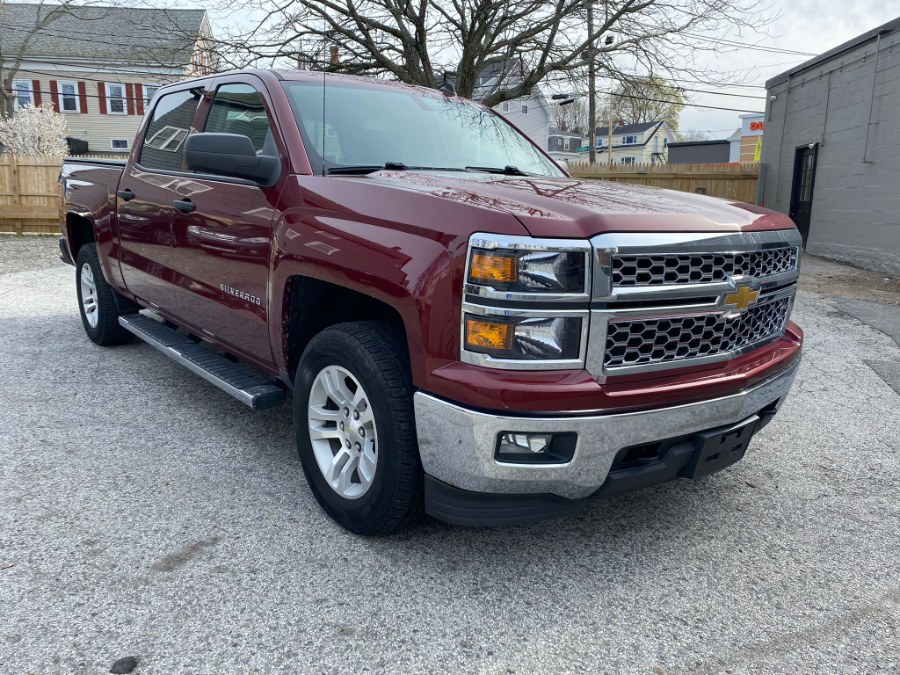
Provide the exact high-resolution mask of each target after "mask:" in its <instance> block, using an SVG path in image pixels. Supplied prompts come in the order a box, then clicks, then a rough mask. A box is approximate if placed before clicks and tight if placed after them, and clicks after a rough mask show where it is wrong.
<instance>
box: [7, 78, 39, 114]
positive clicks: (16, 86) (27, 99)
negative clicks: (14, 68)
mask: <svg viewBox="0 0 900 675" xmlns="http://www.w3.org/2000/svg"><path fill="white" fill-rule="evenodd" d="M12 90H13V95H14V96H15V97H16V101H15V105H16V110H18V109H19V108H24V107H25V106H26V105H34V92H33V91H32V90H31V80H13V86H12Z"/></svg>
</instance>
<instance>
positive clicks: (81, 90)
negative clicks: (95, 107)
mask: <svg viewBox="0 0 900 675" xmlns="http://www.w3.org/2000/svg"><path fill="white" fill-rule="evenodd" d="M78 99H79V104H78V107H79V108H81V114H82V115H86V114H87V111H88V107H87V88H86V87H85V86H84V82H79V83H78Z"/></svg>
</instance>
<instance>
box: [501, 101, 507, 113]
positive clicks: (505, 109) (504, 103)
mask: <svg viewBox="0 0 900 675" xmlns="http://www.w3.org/2000/svg"><path fill="white" fill-rule="evenodd" d="M500 110H501V111H502V112H509V101H504V102H503V106H502V107H501V108H500Z"/></svg>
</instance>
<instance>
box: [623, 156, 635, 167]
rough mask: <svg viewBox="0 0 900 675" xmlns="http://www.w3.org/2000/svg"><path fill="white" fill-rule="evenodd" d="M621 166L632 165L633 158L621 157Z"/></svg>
mask: <svg viewBox="0 0 900 675" xmlns="http://www.w3.org/2000/svg"><path fill="white" fill-rule="evenodd" d="M622 164H627V165H629V166H631V165H633V164H634V157H623V158H622Z"/></svg>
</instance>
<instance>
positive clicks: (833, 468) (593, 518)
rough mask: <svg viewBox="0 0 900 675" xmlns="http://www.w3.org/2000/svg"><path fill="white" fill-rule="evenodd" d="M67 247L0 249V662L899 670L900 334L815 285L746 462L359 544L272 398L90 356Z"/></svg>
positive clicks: (376, 668) (40, 242)
mask: <svg viewBox="0 0 900 675" xmlns="http://www.w3.org/2000/svg"><path fill="white" fill-rule="evenodd" d="M55 246H56V243H55V240H53V239H50V238H45V239H37V238H27V239H26V238H16V239H13V238H3V237H0V672H2V673H16V674H19V673H41V674H43V673H105V672H108V671H109V668H110V666H111V664H112V663H113V662H114V661H116V660H118V659H120V658H123V657H126V656H134V657H136V658H137V661H138V666H137V669H136V670H135V672H136V673H142V674H143V673H247V672H264V673H295V672H297V673H319V672H322V673H332V672H352V673H359V672H392V673H410V672H419V673H424V672H484V673H537V672H579V671H587V672H592V673H649V674H652V675H663V674H668V673H760V672H767V673H769V672H771V673H900V555H898V553H900V396H898V394H897V393H895V392H894V391H893V390H892V389H891V386H890V385H889V383H888V382H887V381H886V380H885V379H882V376H880V375H879V374H878V373H877V372H876V371H875V370H874V369H873V368H872V367H870V365H868V364H870V363H887V364H888V365H890V364H892V363H893V364H897V363H900V347H898V345H897V344H896V343H895V342H894V340H893V339H891V338H890V337H888V336H887V335H885V334H884V333H882V332H880V331H879V330H876V328H873V327H872V326H870V325H868V324H867V323H866V322H865V321H864V320H860V319H858V318H854V317H853V316H850V315H849V314H848V313H846V312H845V311H844V310H843V309H841V307H840V298H836V297H835V296H833V295H832V294H830V292H826V291H823V290H822V288H819V287H816V289H814V290H804V291H801V293H800V295H799V299H798V303H797V307H796V309H795V313H794V318H795V320H796V321H797V322H798V323H799V324H800V325H801V326H803V328H804V329H805V330H806V336H807V343H806V344H807V346H806V351H805V357H804V362H803V365H802V367H801V371H800V374H799V377H798V380H797V382H796V385H795V387H794V390H793V393H792V394H791V396H790V397H789V398H788V400H787V402H786V404H785V406H784V408H783V410H782V412H781V413H780V415H779V416H778V417H777V418H776V419H775V421H774V422H773V423H772V424H770V425H769V426H768V427H767V428H766V429H765V430H763V431H762V432H761V433H760V434H759V436H757V438H756V439H755V441H754V443H753V444H752V446H751V450H750V451H749V453H748V455H747V457H746V458H745V459H744V460H743V461H742V462H740V463H738V464H737V465H735V466H734V467H732V468H730V469H728V470H726V471H724V472H722V473H720V474H717V475H715V476H712V477H710V478H708V479H704V480H701V481H697V482H691V481H687V480H681V481H677V482H673V483H669V484H665V485H662V486H659V487H656V488H651V489H648V490H644V491H642V492H638V493H634V494H631V495H627V496H623V497H619V498H614V499H609V500H607V501H604V502H599V503H597V504H595V505H594V506H592V507H591V508H590V509H589V510H587V511H586V512H584V513H582V514H580V515H578V516H576V517H572V518H568V519H565V520H560V521H553V522H546V523H542V524H539V525H534V526H528V527H519V528H512V529H495V530H478V529H465V528H459V527H451V526H447V525H443V524H441V523H438V522H435V521H431V520H426V521H425V522H423V523H421V524H420V525H418V526H416V527H413V528H410V529H407V530H405V531H403V532H401V533H399V534H398V535H396V536H394V537H392V538H387V539H366V538H360V537H356V536H353V535H351V534H348V533H347V532H345V531H344V530H342V529H341V528H340V527H338V526H337V525H335V524H334V523H333V522H332V521H331V520H329V519H328V518H327V517H326V516H325V515H324V514H323V513H322V511H321V510H320V509H319V508H318V506H317V504H316V503H315V501H314V499H313V497H312V496H311V494H310V493H309V491H308V489H307V487H306V484H305V481H304V478H303V475H302V472H301V470H300V465H299V463H298V460H297V456H296V453H295V450H294V446H293V440H292V430H291V422H290V413H289V409H288V408H287V407H283V408H279V409H275V410H271V411H266V412H261V413H259V412H256V413H255V412H252V411H251V410H249V409H247V408H245V407H244V406H242V405H241V404H240V403H238V402H237V401H234V400H232V399H230V398H228V397H227V396H226V395H225V394H223V393H221V392H219V391H218V390H217V389H215V388H214V387H212V386H210V385H208V384H206V383H204V382H203V381H202V380H200V379H199V378H198V377H196V376H194V375H193V374H191V373H190V372H188V371H187V370H184V369H182V368H180V367H179V366H177V365H175V364H174V363H172V362H171V361H168V360H167V359H166V358H165V357H163V356H162V355H160V354H159V353H157V352H156V351H154V350H153V349H152V348H150V347H149V346H146V345H143V344H141V343H135V344H132V345H128V346H125V347H118V348H107V349H104V348H100V347H97V346H95V345H94V344H92V343H91V342H89V341H88V339H87V338H86V337H85V335H84V332H83V330H82V327H81V324H80V321H79V318H78V314H77V311H76V306H75V287H74V270H73V268H71V267H66V266H63V265H61V264H58V263H57V262H56V260H55V257H56V253H55ZM804 287H805V288H806V287H807V286H804ZM823 288H824V287H823ZM860 293H861V295H862V296H863V297H864V298H865V297H868V296H867V295H866V294H865V293H864V292H862V291H861V292H860Z"/></svg>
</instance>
